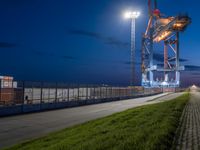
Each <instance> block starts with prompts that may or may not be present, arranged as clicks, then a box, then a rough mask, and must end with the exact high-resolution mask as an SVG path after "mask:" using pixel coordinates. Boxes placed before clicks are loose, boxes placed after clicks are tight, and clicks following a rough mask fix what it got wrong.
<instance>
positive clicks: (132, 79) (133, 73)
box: [124, 11, 140, 86]
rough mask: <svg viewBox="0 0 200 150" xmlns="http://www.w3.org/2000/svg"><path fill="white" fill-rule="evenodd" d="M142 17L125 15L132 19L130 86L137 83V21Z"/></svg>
mask: <svg viewBox="0 0 200 150" xmlns="http://www.w3.org/2000/svg"><path fill="white" fill-rule="evenodd" d="M139 16H140V12H136V11H133V12H132V11H130V12H126V13H125V14H124V17H125V18H126V19H131V61H130V62H131V78H130V85H131V86H133V85H134V82H135V20H136V18H138V17H139Z"/></svg>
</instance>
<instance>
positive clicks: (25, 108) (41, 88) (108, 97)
mask: <svg viewBox="0 0 200 150" xmlns="http://www.w3.org/2000/svg"><path fill="white" fill-rule="evenodd" d="M161 92H162V89H160V88H153V89H152V88H151V89H150V88H149V89H144V88H142V87H120V86H108V85H75V84H70V85H69V84H63V83H62V84H61V83H44V82H18V86H17V88H2V87H1V88H0V116H4V115H7V114H8V115H10V114H17V113H24V112H32V111H41V110H47V109H56V108H65V107H72V106H80V105H87V104H94V103H100V102H107V101H114V100H120V99H129V98H134V97H142V96H148V95H154V94H158V93H161ZM15 109H16V110H15Z"/></svg>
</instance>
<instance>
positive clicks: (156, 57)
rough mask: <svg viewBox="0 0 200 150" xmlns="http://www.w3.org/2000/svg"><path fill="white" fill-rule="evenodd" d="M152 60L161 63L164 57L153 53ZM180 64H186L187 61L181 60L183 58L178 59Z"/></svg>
mask: <svg viewBox="0 0 200 150" xmlns="http://www.w3.org/2000/svg"><path fill="white" fill-rule="evenodd" d="M153 59H154V60H156V61H158V62H163V61H164V55H163V54H161V53H154V54H153ZM174 60H175V59H171V60H170V61H174ZM179 61H180V62H186V61H188V60H187V59H183V58H180V59H179Z"/></svg>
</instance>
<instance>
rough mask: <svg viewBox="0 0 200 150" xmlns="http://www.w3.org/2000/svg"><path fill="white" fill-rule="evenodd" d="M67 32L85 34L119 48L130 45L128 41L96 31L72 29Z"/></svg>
mask: <svg viewBox="0 0 200 150" xmlns="http://www.w3.org/2000/svg"><path fill="white" fill-rule="evenodd" d="M68 34H71V35H81V36H87V37H91V38H95V39H98V40H101V41H103V42H104V43H105V44H108V45H113V46H116V47H119V48H127V47H128V46H129V45H130V43H128V42H123V41H121V40H119V39H117V38H115V37H107V36H103V35H102V34H100V33H97V32H90V31H85V30H75V29H72V30H69V31H68Z"/></svg>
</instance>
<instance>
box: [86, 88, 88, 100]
mask: <svg viewBox="0 0 200 150" xmlns="http://www.w3.org/2000/svg"><path fill="white" fill-rule="evenodd" d="M86 100H88V85H86Z"/></svg>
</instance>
